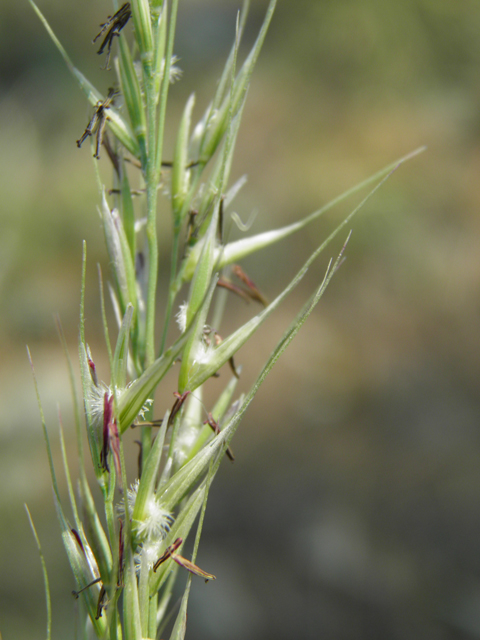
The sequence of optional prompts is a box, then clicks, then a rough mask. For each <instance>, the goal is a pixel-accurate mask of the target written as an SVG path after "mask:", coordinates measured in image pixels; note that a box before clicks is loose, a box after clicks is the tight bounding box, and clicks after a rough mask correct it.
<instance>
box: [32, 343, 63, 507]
mask: <svg viewBox="0 0 480 640" xmlns="http://www.w3.org/2000/svg"><path fill="white" fill-rule="evenodd" d="M27 354H28V360H29V362H30V368H31V370H32V377H33V384H34V386H35V393H36V396H37V404H38V409H39V411H40V419H41V421H42V430H43V438H44V440H45V447H46V449H47V456H48V464H49V466H50V477H51V479H52V486H53V491H54V494H55V495H56V496H57V499H58V500H60V493H59V491H58V484H57V478H56V476H55V467H54V465H53V456H52V449H51V447H50V439H49V437H48V431H47V424H46V422H45V414H44V413H43V407H42V402H41V400H40V393H39V391H38V384H37V376H36V375H35V369H34V367H33V360H32V355H31V353H30V349H29V348H28V347H27Z"/></svg>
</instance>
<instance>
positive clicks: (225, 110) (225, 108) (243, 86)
mask: <svg viewBox="0 0 480 640" xmlns="http://www.w3.org/2000/svg"><path fill="white" fill-rule="evenodd" d="M275 5H276V0H270V4H269V5H268V9H267V13H266V15H265V19H264V21H263V24H262V27H261V29H260V32H259V34H258V36H257V40H256V41H255V44H254V45H253V47H252V50H251V51H250V53H249V55H248V57H247V59H246V60H245V62H244V63H243V66H242V69H241V70H240V72H239V74H238V77H237V79H236V80H235V83H234V87H233V92H232V94H231V95H229V96H228V97H227V98H226V99H225V100H224V102H223V104H222V106H221V107H220V108H219V110H218V112H217V113H216V115H215V118H214V119H213V122H211V123H210V126H209V127H208V129H207V130H206V131H207V134H206V136H205V138H204V140H203V144H202V145H201V148H200V160H201V162H203V163H206V162H208V160H209V159H210V158H211V157H212V155H213V154H214V153H215V149H216V148H217V147H218V145H219V144H220V141H221V139H222V137H223V134H224V133H225V131H226V129H227V125H228V118H229V115H228V114H229V113H231V114H232V115H235V114H236V113H237V112H238V110H239V109H240V108H241V106H242V104H243V102H244V99H245V95H246V92H247V89H248V85H249V83H250V78H251V75H252V72H253V69H254V67H255V63H256V62H257V59H258V56H259V54H260V50H261V48H262V45H263V41H264V40H265V36H266V35H267V30H268V27H269V25H270V21H271V19H272V16H273V12H274V10H275ZM237 35H238V30H237ZM236 47H237V49H238V38H237V43H236Z"/></svg>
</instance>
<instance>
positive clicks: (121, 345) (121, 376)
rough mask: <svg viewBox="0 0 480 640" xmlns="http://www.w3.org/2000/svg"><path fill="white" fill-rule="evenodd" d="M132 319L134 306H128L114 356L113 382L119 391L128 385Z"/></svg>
mask: <svg viewBox="0 0 480 640" xmlns="http://www.w3.org/2000/svg"><path fill="white" fill-rule="evenodd" d="M132 318H133V306H132V305H131V304H128V305H127V310H126V311H125V315H124V317H123V321H122V326H121V327H120V331H119V333H118V339H117V346H116V347H115V354H114V356H113V370H112V382H113V386H114V388H118V389H123V388H124V387H125V385H126V383H127V364H128V345H129V338H130V327H131V324H132Z"/></svg>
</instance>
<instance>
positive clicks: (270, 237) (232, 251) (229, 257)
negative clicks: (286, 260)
mask: <svg viewBox="0 0 480 640" xmlns="http://www.w3.org/2000/svg"><path fill="white" fill-rule="evenodd" d="M425 148H426V147H420V148H419V149H416V150H415V151H413V152H411V153H409V154H407V155H406V156H403V157H402V158H400V159H399V160H396V161H395V162H393V163H392V164H390V165H388V166H387V167H385V168H384V169H381V170H380V171H378V172H377V173H375V174H374V175H372V176H370V177H369V178H367V179H366V180H363V181H362V182H360V183H359V184H357V185H356V186H354V187H352V188H351V189H348V190H347V191H345V192H344V193H342V194H341V195H339V196H337V197H336V198H334V199H333V200H330V202H327V204H325V205H323V207H320V209H317V210H316V211H314V212H313V213H311V214H309V215H308V216H306V217H305V218H303V219H302V220H299V221H298V222H294V223H293V224H290V225H287V226H285V227H281V228H280V229H273V230H271V231H265V232H264V233H259V234H257V235H255V236H251V237H249V238H242V239H240V240H236V241H235V242H230V243H228V244H227V245H225V246H224V247H221V248H217V254H218V268H219V269H222V268H223V267H225V266H226V265H228V264H232V263H234V262H238V261H239V260H241V259H242V258H245V257H246V256H248V255H250V254H251V253H254V252H255V251H258V250H259V249H263V248H265V247H268V246H269V245H271V244H274V243H275V242H278V241H279V240H282V239H283V238H286V237H288V236H289V235H291V234H293V233H295V232H296V231H299V230H300V229H303V228H304V227H306V226H307V225H308V224H310V223H311V222H314V221H315V220H317V219H318V218H320V217H321V216H322V215H323V214H324V213H326V212H327V211H329V210H330V209H332V208H333V207H334V206H335V205H337V204H339V203H340V202H342V201H343V200H346V199H347V198H349V197H350V196H352V195H353V194H354V193H356V192H357V191H360V190H361V189H363V188H365V187H367V186H369V185H370V184H372V183H373V182H377V181H378V180H381V179H382V178H384V177H385V176H386V175H389V174H390V173H392V171H394V170H395V169H397V168H398V167H399V166H400V165H402V164H403V163H404V162H406V161H407V160H410V159H412V158H414V157H415V156H417V155H418V154H420V153H422V152H423V151H425ZM382 182H383V181H382ZM363 202H364V201H362V203H361V204H360V206H362V204H363ZM200 250H201V246H198V245H195V246H194V247H192V249H191V250H190V253H189V254H188V256H187V258H186V261H185V263H184V266H183V269H182V277H183V280H184V281H187V280H190V278H191V277H192V275H193V273H194V269H195V265H196V264H197V260H198V255H199V252H200Z"/></svg>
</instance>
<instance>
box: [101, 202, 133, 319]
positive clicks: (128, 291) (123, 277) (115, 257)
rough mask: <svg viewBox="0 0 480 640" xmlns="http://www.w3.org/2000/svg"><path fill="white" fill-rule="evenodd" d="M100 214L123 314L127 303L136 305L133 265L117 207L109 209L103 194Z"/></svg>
mask: <svg viewBox="0 0 480 640" xmlns="http://www.w3.org/2000/svg"><path fill="white" fill-rule="evenodd" d="M100 215H101V218H102V222H103V229H104V232H105V240H106V244H107V249H108V254H109V256H110V261H111V265H112V270H113V273H114V276H115V280H116V283H117V292H118V296H119V298H120V301H121V306H122V314H123V313H125V311H126V308H127V305H128V304H129V303H130V304H132V305H133V306H134V307H135V308H136V306H137V291H136V278H135V265H134V263H133V258H132V255H131V251H130V245H129V243H128V240H127V237H126V235H125V230H124V228H123V222H122V219H121V217H120V215H119V213H118V211H117V209H110V207H109V205H108V202H107V199H106V197H105V194H104V195H103V199H102V206H101V209H100Z"/></svg>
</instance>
